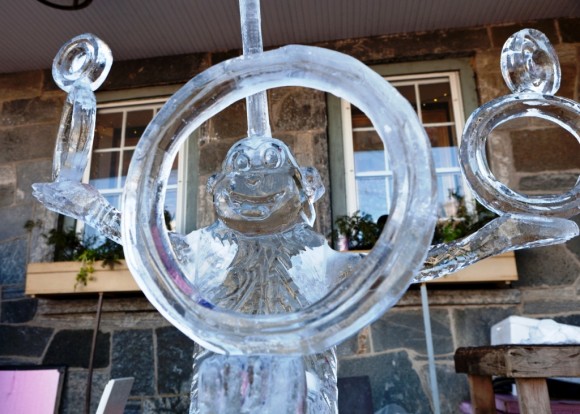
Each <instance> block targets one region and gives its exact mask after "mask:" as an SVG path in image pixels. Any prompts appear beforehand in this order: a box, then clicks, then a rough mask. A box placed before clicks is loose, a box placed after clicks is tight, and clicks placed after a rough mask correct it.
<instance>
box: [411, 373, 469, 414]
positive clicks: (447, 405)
mask: <svg viewBox="0 0 580 414" xmlns="http://www.w3.org/2000/svg"><path fill="white" fill-rule="evenodd" d="M435 371H436V373H437V386H438V388H439V402H440V404H441V412H442V413H457V412H459V404H461V402H463V401H469V386H468V384H467V375H463V374H457V373H455V367H454V366H453V365H452V364H449V365H447V364H445V365H443V364H436V366H435ZM422 372H423V377H424V378H429V367H428V365H427V364H425V365H424V366H423V369H422ZM429 389H430V388H429Z"/></svg>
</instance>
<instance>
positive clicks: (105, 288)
mask: <svg viewBox="0 0 580 414" xmlns="http://www.w3.org/2000/svg"><path fill="white" fill-rule="evenodd" d="M101 264H102V262H95V264H94V269H95V272H94V273H93V274H92V277H93V280H89V282H88V283H87V285H86V286H83V285H78V286H75V284H76V276H77V273H78V272H79V268H80V266H81V264H80V262H50V263H30V264H29V265H28V268H27V272H26V287H25V293H26V294H27V295H32V296H34V295H39V296H44V295H62V294H86V293H99V292H139V291H140V289H139V286H137V283H136V282H135V280H134V279H133V276H131V273H130V272H129V269H128V268H127V265H126V264H125V261H124V260H121V264H120V265H115V268H114V269H112V270H111V269H109V268H108V267H102V266H101Z"/></svg>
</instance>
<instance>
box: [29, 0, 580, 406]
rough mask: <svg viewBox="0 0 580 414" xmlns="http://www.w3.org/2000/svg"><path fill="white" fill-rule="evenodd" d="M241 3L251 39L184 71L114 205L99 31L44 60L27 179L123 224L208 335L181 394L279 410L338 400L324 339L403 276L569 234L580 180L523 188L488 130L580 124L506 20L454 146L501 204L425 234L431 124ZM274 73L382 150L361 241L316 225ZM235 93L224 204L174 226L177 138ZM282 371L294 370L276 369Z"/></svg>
mask: <svg viewBox="0 0 580 414" xmlns="http://www.w3.org/2000/svg"><path fill="white" fill-rule="evenodd" d="M240 9H241V15H242V33H243V39H244V55H243V56H241V57H239V58H235V59H231V60H228V61H225V62H222V63H220V64H218V65H216V66H214V67H211V68H209V69H208V70H206V71H205V72H203V73H201V74H200V75H198V76H196V77H195V78H193V79H192V80H191V81H189V82H188V83H187V84H186V85H185V86H183V87H182V88H181V89H180V90H179V91H178V92H177V93H176V94H175V95H173V96H172V97H171V98H170V99H169V100H168V102H167V103H166V104H165V105H164V106H163V108H162V109H161V110H160V111H159V113H158V114H157V115H156V117H155V118H154V120H153V121H152V122H151V124H150V125H149V126H148V127H147V129H146V130H145V132H144V134H143V136H142V138H141V140H140V141H139V144H138V146H137V148H136V150H135V153H134V156H133V159H132V160H131V165H130V168H129V172H128V176H127V181H126V186H125V188H124V192H123V199H122V207H121V210H122V211H123V212H124V215H123V217H122V219H121V214H120V212H119V211H117V210H116V209H114V208H113V207H112V206H110V205H109V204H108V203H107V201H106V200H105V199H104V198H103V197H102V196H101V195H100V194H99V193H98V191H97V190H96V189H94V188H92V187H91V186H89V185H86V184H82V183H80V178H81V175H82V171H83V169H84V167H85V166H86V160H87V157H88V154H89V152H90V147H91V143H92V137H93V127H94V116H95V99H94V95H93V93H92V91H93V90H94V89H95V88H96V87H98V85H99V84H100V83H102V81H103V80H104V77H105V76H106V72H107V71H108V68H109V67H110V65H111V62H112V58H111V55H110V52H109V51H108V48H106V46H105V45H104V44H103V43H102V42H101V41H100V40H98V39H97V38H96V37H94V36H92V35H83V36H79V37H77V38H75V39H73V40H71V42H69V43H68V44H67V45H65V46H64V47H63V49H61V51H60V52H59V54H58V55H57V57H56V59H55V63H54V67H53V72H54V77H55V80H56V81H57V83H58V84H59V86H61V87H62V88H63V90H65V91H66V92H68V93H69V95H68V97H67V101H66V103H65V108H64V111H63V120H62V125H61V129H60V130H59V135H58V138H57V146H56V152H55V168H54V172H55V176H54V180H55V181H54V182H53V183H40V184H34V195H35V196H36V197H37V198H38V200H39V201H40V202H42V203H43V204H44V205H45V206H47V207H48V208H50V209H53V210H55V211H57V212H59V213H62V214H65V215H68V216H71V217H74V218H76V219H79V220H83V221H85V222H86V223H87V224H89V225H91V226H93V227H95V228H97V229H98V230H100V231H101V232H102V233H103V234H104V235H106V236H107V237H109V238H111V239H113V240H115V241H118V242H121V243H122V244H123V246H124V250H125V255H126V257H127V263H128V265H129V268H130V269H131V272H132V273H133V275H134V277H135V279H136V280H137V282H138V284H139V286H140V287H141V289H142V290H143V292H144V293H145V295H146V296H147V298H148V299H149V300H150V301H151V302H152V303H153V304H154V305H155V306H156V308H157V309H158V310H159V312H160V313H161V314H163V315H164V316H165V317H166V318H167V319H168V320H169V321H171V322H172V323H173V324H174V325H175V326H176V327H178V328H179V329H180V330H181V331H183V332H184V333H185V334H187V335H188V336H189V337H191V338H192V339H194V340H195V341H196V342H198V343H199V344H201V345H202V346H204V347H205V349H206V350H202V349H200V350H199V352H198V353H197V354H196V367H195V375H194V384H193V392H192V397H193V404H192V412H200V413H210V412H221V410H223V409H225V408H224V407H228V408H227V409H228V410H230V412H260V411H261V410H262V409H263V408H264V407H274V406H276V407H277V412H278V411H279V412H305V411H306V412H309V413H333V412H336V401H337V396H336V356H335V354H334V350H333V348H332V347H333V346H334V345H336V344H338V343H339V342H341V341H342V340H344V339H346V338H347V337H349V336H351V335H353V334H354V333H356V332H357V331H358V330H360V329H361V328H363V327H364V326H366V325H368V324H369V323H371V322H372V321H373V320H375V319H376V318H378V317H379V316H380V315H381V314H382V313H383V312H385V311H386V310H388V309H389V308H390V307H391V306H393V305H394V304H395V303H396V302H397V301H398V299H399V298H400V296H401V295H402V294H403V293H404V292H405V290H406V289H407V288H408V286H409V284H410V283H412V282H413V281H422V280H427V279H432V278H435V277H441V276H443V275H445V274H447V273H449V272H452V271H454V270H456V269H458V268H461V267H464V266H467V265H469V264H471V263H474V262H475V261H477V260H480V259H482V258H484V257H487V256H490V255H493V254H498V253H501V252H503V251H506V250H512V249H516V248H521V247H529V246H535V245H547V244H553V243H559V242H562V241H564V240H567V239H569V238H571V237H574V236H575V235H577V234H578V228H577V226H576V225H575V224H574V223H573V222H571V221H568V220H566V218H568V217H570V216H572V215H574V214H577V213H578V211H579V199H578V184H577V185H576V187H575V188H574V189H573V190H571V191H570V192H568V193H566V194H564V195H561V196H552V197H526V196H523V195H521V194H517V193H515V192H513V191H511V190H510V189H508V188H506V187H505V186H503V185H502V184H501V183H499V182H497V180H496V179H495V178H494V177H493V175H492V174H491V172H490V171H489V167H488V165H487V161H486V158H485V151H484V145H485V139H486V137H487V135H488V134H489V132H490V131H491V130H493V128H495V127H497V126H498V125H499V124H501V123H502V122H506V121H508V120H510V119H514V118H517V117H522V116H538V117H542V118H545V119H548V120H551V121H553V122H555V123H557V124H558V125H560V126H562V127H563V128H565V129H567V130H568V131H570V132H571V133H573V134H574V136H576V137H577V138H578V133H577V129H578V128H577V125H576V123H577V119H578V114H579V113H580V112H579V108H578V105H577V104H576V103H575V102H572V101H569V100H565V99H563V98H558V97H555V96H552V95H548V94H553V93H555V92H556V90H557V85H558V83H559V66H558V63H557V58H555V55H554V54H553V51H552V50H551V46H549V43H548V42H547V40H546V39H545V37H544V36H543V35H541V34H540V33H539V32H536V31H532V30H527V31H522V32H519V33H517V34H516V35H514V36H512V38H510V40H508V43H507V44H506V47H505V50H504V54H503V55H502V56H503V57H502V69H503V70H504V76H506V80H508V84H509V85H510V87H512V91H513V92H514V94H513V95H509V96H507V97H503V98H499V99H497V100H495V101H492V102H490V103H488V104H486V105H484V106H482V107H481V108H479V109H478V110H477V111H476V112H475V113H474V114H473V115H472V116H471V117H470V119H469V120H468V123H467V127H466V131H465V136H464V139H463V144H462V148H461V162H462V167H463V170H464V174H465V176H466V178H467V180H468V181H469V184H470V186H471V187H472V189H473V191H474V193H475V195H476V197H477V198H478V199H479V200H480V201H481V202H482V203H483V204H484V205H485V206H487V207H488V208H490V209H492V210H493V211H495V212H497V213H498V214H499V215H500V217H499V218H498V219H496V220H495V221H494V222H492V223H490V224H489V225H488V226H486V227H484V228H483V229H481V230H480V231H478V232H477V233H476V234H474V235H472V236H470V237H469V238H466V239H465V240H462V241H459V242H456V243H451V244H448V245H439V246H433V247H432V248H431V249H430V250H429V241H430V239H431V235H432V232H433V228H434V225H435V220H436V217H435V215H434V212H435V206H434V203H435V193H436V189H435V184H434V183H435V181H434V179H433V166H432V161H431V155H430V149H429V145H428V139H427V137H426V134H425V131H424V130H423V128H422V127H421V125H420V123H419V121H418V119H417V117H416V115H415V113H414V111H413V109H412V108H411V106H410V105H409V104H408V102H407V101H406V100H405V99H404V98H403V97H402V96H400V95H399V94H398V92H397V91H396V90H395V89H394V88H393V87H391V86H390V85H389V84H388V83H387V82H385V81H384V80H383V79H382V78H381V77H380V76H379V75H377V74H376V73H374V72H373V71H371V70H370V69H369V68H367V67H366V66H364V65H363V64H362V63H360V62H358V61H356V60H355V59H353V58H351V57H348V56H345V55H343V54H340V53H337V52H332V51H329V50H324V49H319V48H314V47H305V46H287V47H284V48H281V49H278V50H273V51H269V52H262V44H261V32H260V28H259V24H260V22H259V2H258V1H257V0H247V1H245V0H241V1H240ZM281 86H303V87H311V88H315V89H319V90H323V91H327V92H331V93H333V94H335V95H337V96H339V97H342V98H345V99H347V100H349V101H350V102H352V103H353V104H354V105H356V106H357V107H359V108H360V109H361V110H362V111H363V112H365V113H366V114H367V115H368V117H369V118H370V119H371V121H372V123H373V125H374V126H375V128H376V130H377V132H378V133H379V136H380V137H381V139H382V140H383V142H384V144H385V147H386V148H387V149H388V151H389V155H390V159H391V160H392V161H393V165H392V169H393V175H394V183H395V186H394V192H393V199H394V200H396V202H395V203H394V206H393V208H392V210H391V211H390V214H389V222H388V223H387V225H386V227H385V229H384V230H383V233H382V234H381V236H380V239H379V241H378V242H377V244H376V246H375V247H374V248H373V250H372V251H371V252H370V253H369V254H368V255H367V256H366V257H361V256H359V255H355V254H352V253H351V254H343V253H337V252H335V251H334V250H332V249H331V248H330V246H328V244H327V243H326V240H325V239H324V237H323V236H321V235H319V234H317V233H315V232H314V231H313V229H312V224H313V222H314V220H315V215H314V209H313V203H314V202H315V201H316V200H317V199H318V198H320V196H321V195H322V193H323V191H324V189H323V187H322V184H321V183H320V179H319V176H318V173H317V172H316V170H315V169H313V168H308V167H302V166H299V165H298V164H297V162H296V160H295V159H294V157H293V155H292V154H291V152H290V150H289V149H288V147H287V146H286V145H285V144H284V143H283V142H281V141H279V140H277V139H275V138H273V137H272V136H271V132H270V127H269V124H268V113H267V102H266V95H265V91H266V90H267V89H270V88H274V87H281ZM542 94H544V95H542ZM243 98H247V102H248V105H247V108H248V137H247V138H245V139H243V140H241V141H239V142H238V143H236V144H234V146H233V147H232V148H231V149H230V151H229V152H228V155H227V157H226V159H225V160H224V163H223V166H222V170H221V171H219V172H217V173H216V175H215V176H213V177H212V179H211V180H210V181H209V183H208V190H209V191H210V193H211V194H212V195H213V199H214V207H215V209H216V212H217V215H218V220H217V221H216V222H215V223H214V224H212V225H211V226H209V227H207V228H204V229H200V230H196V231H194V232H192V233H191V234H188V235H180V234H175V233H169V232H168V231H167V230H166V229H165V226H164V220H163V206H164V197H165V189H166V186H167V181H168V177H169V173H170V170H171V166H172V164H173V161H174V158H175V156H176V154H177V151H178V149H179V147H180V145H181V144H182V143H183V142H184V141H185V140H186V139H187V137H188V136H189V135H190V134H191V133H192V132H193V131H194V130H195V129H197V128H198V127H199V126H200V125H201V124H202V123H203V122H205V121H206V120H208V119H209V118H211V117H212V116H214V115H216V114H217V113H219V112H220V111H221V110H223V109H224V108H226V107H227V106H228V105H230V104H232V103H234V102H235V101H237V100H240V99H243ZM415 275H417V276H415ZM211 352H215V353H217V354H227V355H216V354H211ZM273 371H275V372H276V374H277V377H276V378H275V380H273V379H272V374H273ZM284 378H287V379H288V381H287V382H283V383H282V382H278V381H279V380H281V379H284ZM216 384H218V385H219V386H217V385H216ZM232 391H235V392H232ZM203 393H208V394H203ZM202 394H203V395H202ZM256 407H261V408H256Z"/></svg>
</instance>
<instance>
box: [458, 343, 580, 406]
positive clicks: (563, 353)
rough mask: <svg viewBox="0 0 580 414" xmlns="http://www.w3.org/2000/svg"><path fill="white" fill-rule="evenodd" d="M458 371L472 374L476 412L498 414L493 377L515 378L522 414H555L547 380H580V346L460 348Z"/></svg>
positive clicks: (470, 385)
mask: <svg viewBox="0 0 580 414" xmlns="http://www.w3.org/2000/svg"><path fill="white" fill-rule="evenodd" d="M455 372H458V373H464V374H467V375H468V381H469V392H470V394H471V405H472V408H473V413H475V414H488V413H495V412H496V409H495V395H494V392H493V386H492V382H491V380H492V376H501V377H508V378H514V379H515V381H516V387H517V391H518V403H519V408H520V413H522V414H546V413H548V414H549V413H551V408H550V397H549V396H548V387H547V384H546V378H550V377H580V345H499V346H485V347H475V348H459V349H458V350H457V351H456V352H455Z"/></svg>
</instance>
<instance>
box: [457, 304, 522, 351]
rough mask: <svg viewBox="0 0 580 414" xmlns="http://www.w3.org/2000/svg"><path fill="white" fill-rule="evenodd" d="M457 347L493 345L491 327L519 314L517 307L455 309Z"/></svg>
mask: <svg viewBox="0 0 580 414" xmlns="http://www.w3.org/2000/svg"><path fill="white" fill-rule="evenodd" d="M452 312H453V320H454V325H455V338H456V340H457V344H456V347H457V348H458V347H461V346H486V345H490V344H491V335H490V329H491V327H492V326H493V325H494V324H496V323H498V322H499V321H501V320H503V319H505V318H507V317H508V316H511V315H517V314H519V312H518V308H516V307H505V308H500V307H497V308H496V307H485V308H476V307H473V308H465V309H454V310H453V311H452Z"/></svg>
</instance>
